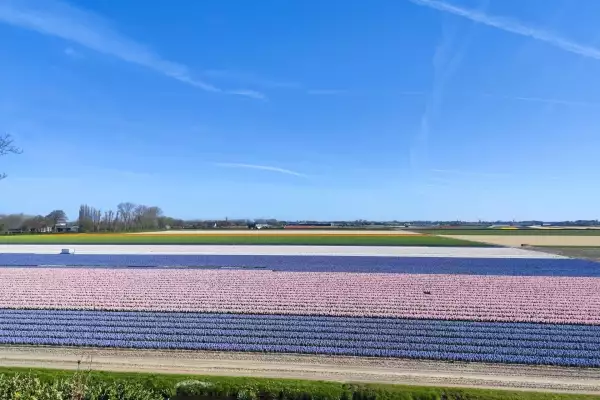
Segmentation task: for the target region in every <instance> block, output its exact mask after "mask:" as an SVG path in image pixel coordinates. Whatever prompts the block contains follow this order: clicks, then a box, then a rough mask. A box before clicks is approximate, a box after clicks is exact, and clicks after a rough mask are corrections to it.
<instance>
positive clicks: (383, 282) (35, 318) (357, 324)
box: [0, 254, 600, 367]
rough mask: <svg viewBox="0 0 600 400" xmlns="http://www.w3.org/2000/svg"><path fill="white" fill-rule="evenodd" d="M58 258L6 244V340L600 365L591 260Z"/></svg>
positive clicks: (1, 321) (2, 334)
mask: <svg viewBox="0 0 600 400" xmlns="http://www.w3.org/2000/svg"><path fill="white" fill-rule="evenodd" d="M11 257H12V258H11ZM44 257H46V258H44ZM57 257H59V256H51V255H23V254H4V255H0V264H4V265H3V268H0V344H2V345H11V344H14V345H54V346H100V347H125V348H140V349H182V350H218V351H251V352H286V353H312V354H327V355H351V356H369V357H373V356H376V357H402V358H424V359H433V360H454V361H479V362H499V363H524V364H543V365H563V366H584V367H600V277H599V276H600V268H598V266H599V265H598V264H596V263H593V262H587V261H579V260H571V259H557V258H547V259H544V258H537V259H536V258H515V259H502V258H488V259H480V258H457V257H453V258H445V257H431V258H427V257H366V256H361V257H356V256H300V255H298V256H266V255H246V256H224V255H188V256H183V255H179V256H174V255H169V256H166V255H163V256H161V255H144V256H142V255H112V256H107V255H80V256H78V255H75V256H63V257H62V258H57ZM59 259H60V260H61V263H62V264H63V266H42V265H43V264H38V263H44V262H49V263H52V260H59ZM11 260H12V261H13V263H12V264H11ZM48 260H50V261H48ZM16 265H21V266H16Z"/></svg>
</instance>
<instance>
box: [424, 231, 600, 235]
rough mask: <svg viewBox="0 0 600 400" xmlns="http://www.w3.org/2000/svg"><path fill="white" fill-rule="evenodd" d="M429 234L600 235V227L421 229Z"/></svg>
mask: <svg viewBox="0 0 600 400" xmlns="http://www.w3.org/2000/svg"><path fill="white" fill-rule="evenodd" d="M412 232H418V233H421V234H429V235H507V236H524V235H525V236H600V229H421V230H412Z"/></svg>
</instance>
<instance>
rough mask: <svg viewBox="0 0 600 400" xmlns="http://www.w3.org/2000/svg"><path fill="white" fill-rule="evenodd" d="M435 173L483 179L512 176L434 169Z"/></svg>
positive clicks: (508, 175)
mask: <svg viewBox="0 0 600 400" xmlns="http://www.w3.org/2000/svg"><path fill="white" fill-rule="evenodd" d="M430 171H431V172H433V173H438V174H442V175H458V176H473V177H483V178H509V177H510V176H511V175H510V174H505V173H496V172H478V171H463V170H457V169H432V170H430Z"/></svg>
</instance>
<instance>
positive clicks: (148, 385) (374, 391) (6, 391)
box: [0, 368, 600, 400]
mask: <svg viewBox="0 0 600 400" xmlns="http://www.w3.org/2000/svg"><path fill="white" fill-rule="evenodd" d="M58 382H63V383H62V384H58ZM57 389H59V390H60V389H62V390H63V391H66V392H67V393H68V395H69V396H68V397H65V396H64V395H63V396H60V397H59V396H57V394H58V393H59V390H57ZM69 389H70V390H69ZM73 390H74V391H75V392H76V393H81V394H82V395H81V396H74V397H73V396H72V391H73ZM69 391H71V393H69ZM0 396H1V397H2V398H3V399H4V398H5V399H22V400H25V399H37V400H43V399H58V398H63V399H66V398H81V399H84V398H85V399H90V400H91V399H94V400H95V399H98V400H100V399H121V400H154V399H171V400H184V399H185V400H210V399H217V400H411V399H412V400H421V399H422V400H442V399H444V400H501V399H508V400H521V399H522V400H576V399H578V400H592V399H598V398H600V397H599V396H593V395H580V394H559V393H543V392H533V391H511V390H492V389H471V388H449V387H433V386H431V387H430V386H405V385H388V384H363V383H340V382H324V381H303V380H293V379H268V378H251V377H220V376H201V375H176V374H149V373H119V372H101V371H90V372H87V371H86V372H78V373H74V372H73V371H64V370H51V369H25V368H0Z"/></svg>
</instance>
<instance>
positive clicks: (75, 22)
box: [0, 0, 241, 94]
mask: <svg viewBox="0 0 600 400" xmlns="http://www.w3.org/2000/svg"><path fill="white" fill-rule="evenodd" d="M0 22H4V23H6V24H9V25H13V26H17V27H20V28H24V29H29V30H33V31H36V32H38V33H41V34H43V35H47V36H54V37H59V38H61V39H64V40H67V41H70V42H73V43H77V44H79V45H81V46H83V47H86V48H89V49H91V50H94V51H96V52H98V53H102V54H106V55H110V56H113V57H116V58H119V59H121V60H122V61H125V62H128V63H131V64H136V65H139V66H142V67H145V68H148V69H151V70H153V71H155V72H158V73H161V74H163V75H165V76H167V77H169V78H172V79H176V80H178V81H180V82H183V83H186V84H188V85H191V86H194V87H196V88H199V89H202V90H205V91H207V92H212V93H226V94H227V93H229V94H237V93H235V92H226V91H224V90H222V89H220V88H218V87H216V86H214V85H211V84H209V83H206V82H203V81H201V80H197V79H194V78H193V77H192V76H191V72H190V70H189V68H188V67H187V66H185V65H183V64H179V63H176V62H172V61H169V60H166V59H164V58H162V57H161V56H160V55H158V54H156V53H155V52H153V51H152V50H151V49H149V48H148V47H146V46H144V45H143V44H141V43H138V42H136V41H134V40H132V39H130V38H127V37H125V36H123V35H121V34H120V33H119V32H118V31H117V30H115V29H114V28H113V27H112V26H111V24H110V22H109V21H107V20H106V19H104V18H102V17H101V16H99V15H96V14H94V13H91V12H88V11H84V10H82V9H78V8H76V7H73V6H71V5H69V4H67V3H62V2H59V1H51V0H45V1H43V2H38V1H30V0H23V1H13V0H6V1H2V2H1V3H0ZM239 92H241V91H239Z"/></svg>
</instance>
